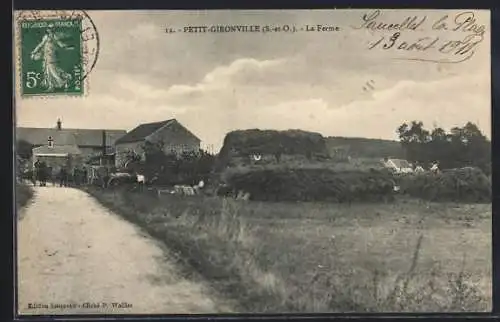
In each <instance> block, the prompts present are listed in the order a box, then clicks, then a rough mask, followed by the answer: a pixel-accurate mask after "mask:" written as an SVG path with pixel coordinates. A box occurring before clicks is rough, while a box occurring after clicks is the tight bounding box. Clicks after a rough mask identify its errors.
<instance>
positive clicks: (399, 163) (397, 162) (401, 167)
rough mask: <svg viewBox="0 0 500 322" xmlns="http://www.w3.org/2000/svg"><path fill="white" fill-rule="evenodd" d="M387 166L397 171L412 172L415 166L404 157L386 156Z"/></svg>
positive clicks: (385, 162)
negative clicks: (403, 158) (393, 157)
mask: <svg viewBox="0 0 500 322" xmlns="http://www.w3.org/2000/svg"><path fill="white" fill-rule="evenodd" d="M383 162H384V164H385V167H386V168H388V169H391V170H392V171H394V172H396V173H411V172H413V168H412V166H411V164H410V163H409V162H408V161H406V160H402V159H392V158H386V159H384V160H383Z"/></svg>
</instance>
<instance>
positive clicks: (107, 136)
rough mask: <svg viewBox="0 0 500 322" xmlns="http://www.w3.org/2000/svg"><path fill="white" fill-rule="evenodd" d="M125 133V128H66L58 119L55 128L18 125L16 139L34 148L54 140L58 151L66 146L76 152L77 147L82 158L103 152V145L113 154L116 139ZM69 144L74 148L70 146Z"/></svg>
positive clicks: (45, 145) (47, 144)
mask: <svg viewBox="0 0 500 322" xmlns="http://www.w3.org/2000/svg"><path fill="white" fill-rule="evenodd" d="M125 134H126V131H124V130H102V129H65V128H63V127H62V122H61V121H60V120H58V121H57V125H56V127H54V128H32V127H18V128H17V129H16V140H17V141H24V142H26V143H28V144H31V146H32V147H33V148H37V147H46V148H48V146H49V143H48V141H52V143H51V144H52V145H53V146H54V148H55V149H58V151H59V150H60V149H63V147H65V149H69V150H68V151H73V152H74V151H75V148H76V149H78V151H79V155H81V158H82V159H85V158H86V157H89V156H92V155H95V154H101V153H102V152H103V149H104V148H103V147H105V148H106V152H107V154H113V153H114V144H115V142H116V140H117V139H118V138H120V137H122V136H124V135H125ZM69 146H71V147H72V148H68V147H69ZM42 150H43V149H41V150H40V151H42ZM63 150H64V149H63Z"/></svg>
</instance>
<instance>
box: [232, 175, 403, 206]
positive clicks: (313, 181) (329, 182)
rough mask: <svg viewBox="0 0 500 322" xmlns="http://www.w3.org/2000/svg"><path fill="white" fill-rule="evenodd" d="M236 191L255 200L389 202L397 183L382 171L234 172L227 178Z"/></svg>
mask: <svg viewBox="0 0 500 322" xmlns="http://www.w3.org/2000/svg"><path fill="white" fill-rule="evenodd" d="M226 181H227V184H228V185H229V186H230V187H232V188H233V189H234V190H236V191H238V190H243V191H245V192H249V193H250V196H251V199H252V200H272V201H333V202H352V201H387V200H388V199H387V198H388V197H389V198H390V197H392V194H393V188H394V181H393V179H392V176H391V175H390V174H389V173H386V172H383V171H375V170H371V171H343V172H336V171H333V170H331V169H327V168H286V167H281V168H260V169H252V170H247V171H241V172H234V173H232V174H231V175H228V177H227V178H226Z"/></svg>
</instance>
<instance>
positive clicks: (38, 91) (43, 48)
mask: <svg viewBox="0 0 500 322" xmlns="http://www.w3.org/2000/svg"><path fill="white" fill-rule="evenodd" d="M17 29H18V44H17V45H18V46H17V49H18V53H17V59H18V77H19V80H18V85H19V87H18V88H19V90H20V94H21V97H29V96H54V95H62V96H75V95H76V96H81V95H83V94H85V93H86V90H87V87H88V82H86V78H87V76H88V75H89V73H90V71H91V70H92V69H93V67H94V66H95V64H96V62H97V57H98V51H99V37H98V34H97V31H96V28H95V25H94V23H93V22H92V21H91V19H90V17H89V16H88V15H87V14H86V13H85V12H83V11H70V12H66V11H48V12H47V11H29V12H20V14H19V15H18V17H17Z"/></svg>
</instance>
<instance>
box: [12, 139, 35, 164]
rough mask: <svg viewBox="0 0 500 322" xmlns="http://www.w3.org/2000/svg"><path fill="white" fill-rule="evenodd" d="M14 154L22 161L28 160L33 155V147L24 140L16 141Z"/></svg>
mask: <svg viewBox="0 0 500 322" xmlns="http://www.w3.org/2000/svg"><path fill="white" fill-rule="evenodd" d="M16 154H17V155H18V156H19V157H21V158H22V159H25V160H28V159H30V158H31V156H32V155H33V145H32V144H31V143H29V142H28V141H25V140H17V142H16Z"/></svg>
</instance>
